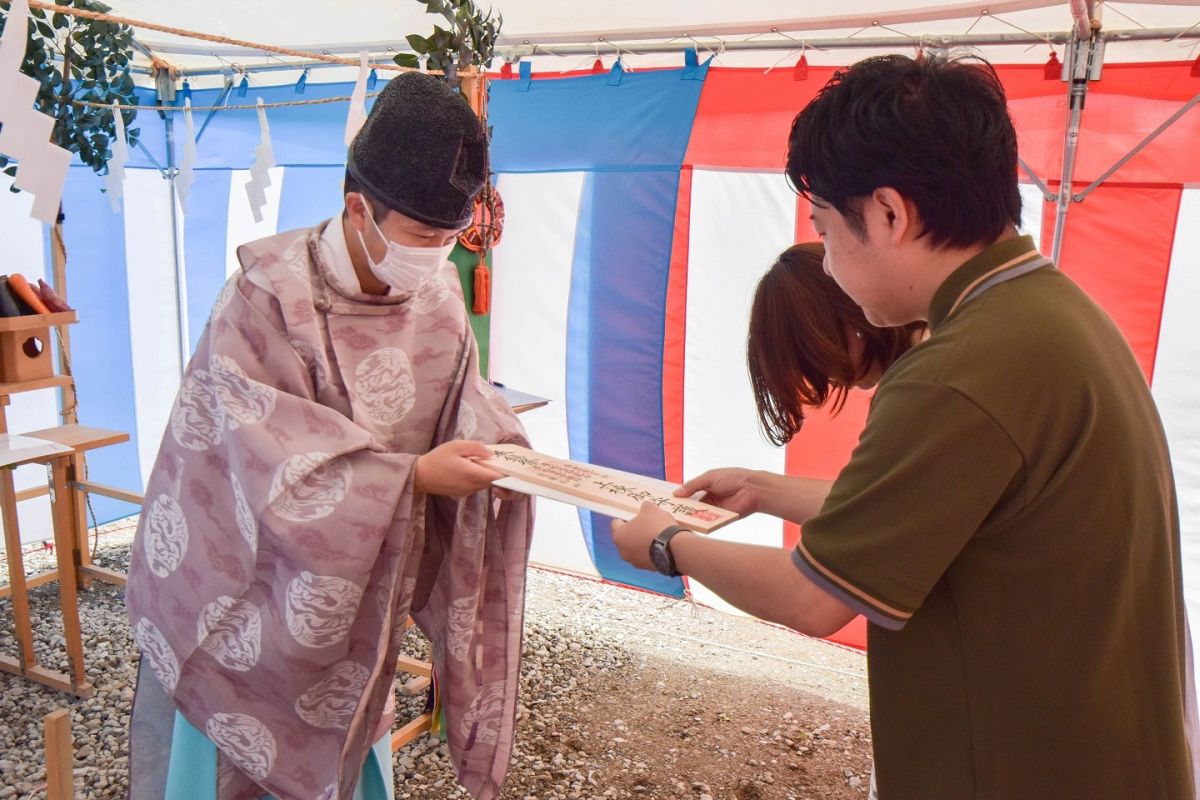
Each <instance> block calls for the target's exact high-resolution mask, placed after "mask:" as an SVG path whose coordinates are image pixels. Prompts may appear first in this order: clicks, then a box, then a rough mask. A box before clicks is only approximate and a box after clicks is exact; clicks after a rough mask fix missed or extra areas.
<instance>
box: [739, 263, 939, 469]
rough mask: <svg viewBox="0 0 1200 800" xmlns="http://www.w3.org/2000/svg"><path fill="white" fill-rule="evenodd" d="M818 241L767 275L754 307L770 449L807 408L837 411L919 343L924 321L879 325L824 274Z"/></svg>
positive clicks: (757, 385) (753, 375)
mask: <svg viewBox="0 0 1200 800" xmlns="http://www.w3.org/2000/svg"><path fill="white" fill-rule="evenodd" d="M824 260H825V247H824V246H823V245H822V244H821V243H820V242H806V243H803V244H797V245H793V246H792V247H789V248H788V249H787V250H784V251H783V253H781V254H780V256H779V259H778V260H777V261H776V262H775V264H774V265H773V266H772V267H771V268H770V269H769V270H768V271H767V273H766V274H765V275H763V277H762V279H761V280H760V281H759V282H758V288H757V289H756V290H755V292H754V302H753V304H752V305H751V307H750V333H749V336H748V337H747V342H746V365H747V367H748V368H749V370H750V384H751V386H752V387H753V389H754V402H755V405H756V406H757V407H758V419H759V422H760V423H761V424H762V427H763V431H764V432H765V433H766V436H767V439H768V440H770V441H771V443H772V444H776V445H785V444H787V443H788V441H789V440H790V439H791V438H792V437H793V436H794V435H795V434H796V432H797V431H799V430H800V426H801V425H803V424H804V409H805V407H808V408H820V407H822V406H824V405H826V404H829V405H830V408H831V411H832V412H833V413H835V414H836V413H837V412H838V411H840V410H841V408H842V406H843V405H845V403H846V397H847V395H848V394H849V392H850V389H851V388H855V387H857V388H860V389H869V388H871V387H873V386H874V385H875V384H876V383H877V382H878V381H879V377H880V376H881V375H882V374H883V372H884V370H886V369H887V368H888V367H889V366H891V365H892V362H894V361H895V360H896V359H898V358H899V357H900V356H902V355H904V353H906V352H907V351H908V349H909V348H910V347H912V346H913V344H915V343H916V342H918V341H920V338H921V336H922V335H923V333H924V330H925V325H924V323H913V324H911V325H905V326H902V327H898V328H877V327H875V326H874V325H872V324H871V323H869V322H867V319H866V317H865V316H863V312H862V309H861V308H859V307H858V304H857V303H855V302H854V301H853V300H851V299H850V297H849V296H848V295H847V294H846V293H845V292H843V291H842V290H841V288H840V287H839V286H838V285H837V283H836V282H835V281H834V280H833V278H831V277H829V275H827V274H825V268H824Z"/></svg>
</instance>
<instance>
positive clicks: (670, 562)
mask: <svg viewBox="0 0 1200 800" xmlns="http://www.w3.org/2000/svg"><path fill="white" fill-rule="evenodd" d="M686 530H687V528H684V527H683V526H681V525H668V526H667V527H666V528H663V530H662V532H661V533H659V534H658V536H655V537H654V541H652V542H651V543H650V560H651V561H653V562H654V565H655V567H656V568H657V569H658V571H659V572H661V573H662V574H664V575H666V576H668V577H671V578H678V577H679V576H680V572H679V569H678V568H677V567H676V566H675V556H674V555H672V554H671V539H673V538H674V537H675V534H677V533H679V532H681V531H686ZM655 551H658V553H659V554H661V559H655V557H654V556H655Z"/></svg>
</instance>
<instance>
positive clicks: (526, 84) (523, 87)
mask: <svg viewBox="0 0 1200 800" xmlns="http://www.w3.org/2000/svg"><path fill="white" fill-rule="evenodd" d="M518 66H519V67H520V69H521V82H520V84H518V86H517V91H518V92H528V91H529V88H530V84H532V82H533V63H532V62H529V61H522V62H521V63H520V64H519V65H518Z"/></svg>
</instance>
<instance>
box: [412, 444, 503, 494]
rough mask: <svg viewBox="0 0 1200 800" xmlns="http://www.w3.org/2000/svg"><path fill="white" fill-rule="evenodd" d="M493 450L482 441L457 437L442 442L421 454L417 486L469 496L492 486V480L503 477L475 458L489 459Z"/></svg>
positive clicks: (416, 474)
mask: <svg viewBox="0 0 1200 800" xmlns="http://www.w3.org/2000/svg"><path fill="white" fill-rule="evenodd" d="M491 455H492V451H491V450H490V449H488V447H487V446H486V445H484V444H483V443H482V442H472V441H466V440H461V439H456V440H454V441H452V442H446V443H445V444H441V445H438V446H437V447H435V448H433V449H432V450H430V451H429V452H428V453H426V454H425V455H423V456H418V457H417V464H416V468H415V475H414V476H413V485H414V487H415V488H416V490H417V491H418V492H423V493H424V494H440V495H446V496H447V497H466V496H467V495H469V494H474V493H475V492H478V491H479V490H481V489H486V488H488V487H489V486H490V485H491V483H492V481H494V480H498V479H500V478H503V477H504V476H503V475H501V474H500V473H499V472H496V471H494V470H491V469H488V468H487V467H485V466H483V465H482V464H479V463H478V462H477V461H476V460H475V459H478V458H488V457H489V456H491Z"/></svg>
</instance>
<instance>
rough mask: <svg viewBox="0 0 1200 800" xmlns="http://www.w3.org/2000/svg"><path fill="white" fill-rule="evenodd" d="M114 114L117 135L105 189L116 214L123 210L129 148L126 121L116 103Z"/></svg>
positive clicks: (113, 108) (109, 162) (113, 144)
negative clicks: (122, 201) (122, 202)
mask: <svg viewBox="0 0 1200 800" xmlns="http://www.w3.org/2000/svg"><path fill="white" fill-rule="evenodd" d="M112 112H113V120H114V121H115V122H116V125H117V135H116V138H115V139H113V142H112V158H110V159H109V160H108V174H107V175H105V176H104V188H105V190H106V191H107V192H108V202H109V203H111V204H112V210H113V213H114V214H116V213H119V212H120V210H121V196H122V195H123V194H124V193H125V164H126V163H127V162H128V161H129V146H128V145H127V144H126V142H125V120H124V119H122V118H121V109H120V108H118V107H117V104H116V103H113V104H112Z"/></svg>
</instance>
